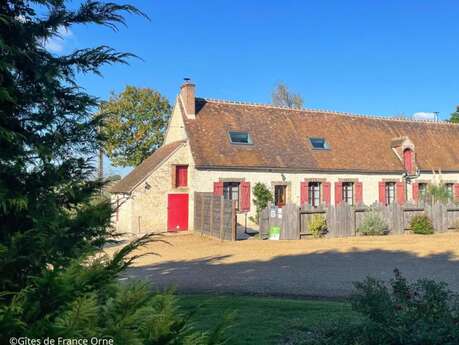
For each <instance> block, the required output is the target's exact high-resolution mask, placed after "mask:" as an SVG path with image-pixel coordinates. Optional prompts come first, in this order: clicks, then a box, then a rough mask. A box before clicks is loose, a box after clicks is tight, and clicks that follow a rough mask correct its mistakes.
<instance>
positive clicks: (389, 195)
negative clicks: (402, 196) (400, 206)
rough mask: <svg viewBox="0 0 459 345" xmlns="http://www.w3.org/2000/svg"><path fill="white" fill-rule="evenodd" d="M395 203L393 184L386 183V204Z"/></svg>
mask: <svg viewBox="0 0 459 345" xmlns="http://www.w3.org/2000/svg"><path fill="white" fill-rule="evenodd" d="M394 202H395V182H386V204H387V205H391V204H393V203H394Z"/></svg>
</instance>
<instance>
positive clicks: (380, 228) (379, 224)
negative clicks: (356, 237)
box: [357, 210, 388, 236]
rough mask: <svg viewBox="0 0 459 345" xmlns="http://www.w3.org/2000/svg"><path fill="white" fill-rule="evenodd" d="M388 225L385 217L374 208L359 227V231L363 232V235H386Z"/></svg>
mask: <svg viewBox="0 0 459 345" xmlns="http://www.w3.org/2000/svg"><path fill="white" fill-rule="evenodd" d="M387 231H388V226H387V224H386V223H385V222H384V219H382V218H381V216H380V215H379V214H378V213H376V212H375V211H374V210H371V211H370V212H368V213H367V214H366V215H365V216H364V218H363V220H362V223H361V224H360V226H359V227H358V228H357V232H359V233H361V234H362V235H369V236H372V235H385V234H387Z"/></svg>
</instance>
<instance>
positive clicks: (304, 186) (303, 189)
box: [300, 182, 309, 206]
mask: <svg viewBox="0 0 459 345" xmlns="http://www.w3.org/2000/svg"><path fill="white" fill-rule="evenodd" d="M308 196H309V195H308V183H307V182H301V183H300V202H301V206H303V205H305V204H307V203H308V201H309V200H308Z"/></svg>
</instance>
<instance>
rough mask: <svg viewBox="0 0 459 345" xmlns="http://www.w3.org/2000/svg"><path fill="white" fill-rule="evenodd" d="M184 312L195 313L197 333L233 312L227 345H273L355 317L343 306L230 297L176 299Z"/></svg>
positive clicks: (308, 301) (265, 298) (205, 296)
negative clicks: (302, 330)
mask: <svg viewBox="0 0 459 345" xmlns="http://www.w3.org/2000/svg"><path fill="white" fill-rule="evenodd" d="M179 303H180V305H181V307H182V308H183V309H184V310H186V311H192V310H195V308H196V307H199V309H198V312H196V313H195V314H194V315H193V317H192V318H193V321H194V322H195V323H196V326H197V327H198V328H200V329H209V328H212V327H213V326H215V325H216V324H217V323H218V322H219V321H220V320H221V319H222V317H223V315H224V313H225V311H236V319H235V324H234V326H233V328H232V330H231V332H230V333H231V336H232V342H231V344H267V345H269V344H277V343H278V342H279V340H280V339H282V338H283V337H285V336H286V335H287V334H289V331H293V330H295V329H298V328H299V327H309V326H312V325H314V324H317V322H320V321H326V320H332V319H342V318H353V317H356V315H355V314H354V313H353V312H352V311H351V307H350V305H349V304H348V303H345V302H331V301H311V300H301V299H286V298H271V297H251V296H230V295H223V296H220V295H179Z"/></svg>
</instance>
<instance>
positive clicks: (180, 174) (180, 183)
mask: <svg viewBox="0 0 459 345" xmlns="http://www.w3.org/2000/svg"><path fill="white" fill-rule="evenodd" d="M175 169H176V173H175V179H176V182H175V185H176V187H186V186H187V185H188V166H187V165H177V166H176V168H175Z"/></svg>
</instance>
